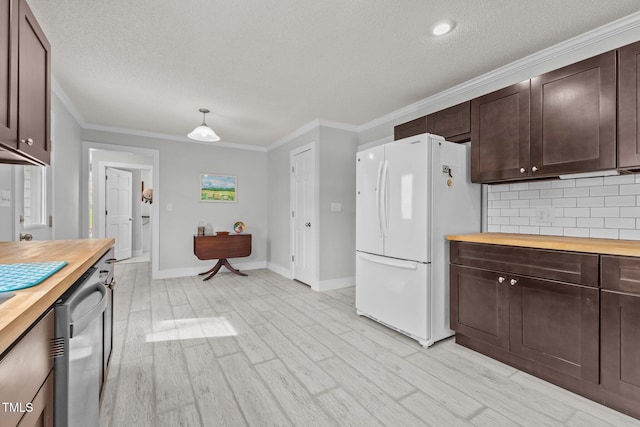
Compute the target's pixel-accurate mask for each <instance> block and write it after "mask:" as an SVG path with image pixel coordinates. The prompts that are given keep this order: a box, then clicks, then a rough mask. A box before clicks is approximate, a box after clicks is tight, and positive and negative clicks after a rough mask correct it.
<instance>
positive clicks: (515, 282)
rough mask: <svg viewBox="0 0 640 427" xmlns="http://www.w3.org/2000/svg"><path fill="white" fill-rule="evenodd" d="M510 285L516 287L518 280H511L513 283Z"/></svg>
mask: <svg viewBox="0 0 640 427" xmlns="http://www.w3.org/2000/svg"><path fill="white" fill-rule="evenodd" d="M509 283H511V286H515V285H517V284H518V281H517V280H516V279H511V282H509Z"/></svg>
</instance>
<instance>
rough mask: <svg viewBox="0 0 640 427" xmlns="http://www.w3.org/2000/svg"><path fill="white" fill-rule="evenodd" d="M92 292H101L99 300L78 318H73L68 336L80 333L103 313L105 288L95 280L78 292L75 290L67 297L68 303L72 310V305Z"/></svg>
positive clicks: (105, 298)
mask: <svg viewBox="0 0 640 427" xmlns="http://www.w3.org/2000/svg"><path fill="white" fill-rule="evenodd" d="M94 292H99V293H100V294H101V297H100V301H98V303H97V304H96V305H94V306H93V307H91V309H90V310H88V311H87V312H86V313H85V314H83V315H82V316H81V317H80V318H79V319H75V320H74V321H73V322H71V323H70V325H69V338H73V337H74V336H77V335H79V334H80V333H82V331H84V330H85V329H86V328H87V326H89V325H90V324H91V322H92V321H93V320H95V319H96V318H98V317H99V316H101V315H102V313H104V310H105V309H106V308H107V288H106V287H105V286H104V285H103V284H102V283H100V282H95V283H93V284H91V285H89V286H87V287H85V288H83V289H82V290H80V291H79V292H76V293H75V294H73V295H72V296H71V297H70V298H69V300H68V304H69V307H70V308H71V309H72V311H73V307H75V306H76V305H78V304H80V302H81V301H82V300H84V299H85V298H87V297H88V296H89V295H91V294H93V293H94Z"/></svg>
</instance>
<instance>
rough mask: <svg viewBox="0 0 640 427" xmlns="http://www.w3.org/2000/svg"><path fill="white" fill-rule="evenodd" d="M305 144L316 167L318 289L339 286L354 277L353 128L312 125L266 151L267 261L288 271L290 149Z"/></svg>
mask: <svg viewBox="0 0 640 427" xmlns="http://www.w3.org/2000/svg"><path fill="white" fill-rule="evenodd" d="M310 142H316V150H317V151H316V168H317V170H318V171H319V172H318V174H317V176H318V182H317V183H316V185H317V188H316V191H318V202H319V206H317V213H318V228H317V237H318V259H317V261H318V277H317V279H318V280H319V282H320V284H319V287H320V288H322V287H323V283H322V282H327V281H335V282H332V285H336V286H341V285H343V284H347V283H348V282H349V281H352V278H353V277H354V276H355V185H356V177H355V154H356V149H357V142H358V140H357V134H356V133H355V132H350V131H346V130H341V129H335V128H331V127H327V126H317V127H315V128H312V129H311V130H309V131H307V132H305V133H303V134H301V135H299V136H296V137H294V138H292V139H291V140H290V141H288V142H287V143H285V144H283V145H280V146H278V147H276V148H274V149H272V150H270V151H269V152H268V154H267V161H268V165H269V168H268V171H267V174H268V178H267V180H268V183H269V188H270V189H272V190H273V189H279V190H278V191H270V195H269V198H268V202H267V217H268V223H267V226H268V230H269V239H268V244H267V248H268V260H269V265H270V266H271V268H273V269H275V270H276V271H279V272H283V273H285V272H289V274H290V259H291V248H290V240H289V239H290V228H289V225H290V213H289V206H290V194H289V182H290V177H291V173H290V164H289V162H290V153H291V151H292V150H293V149H295V148H298V147H300V146H303V145H305V144H308V143H310ZM332 202H337V203H341V204H342V212H331V203H332ZM338 282H339V283H338ZM343 282H344V283H343ZM351 284H352V285H353V284H354V283H351Z"/></svg>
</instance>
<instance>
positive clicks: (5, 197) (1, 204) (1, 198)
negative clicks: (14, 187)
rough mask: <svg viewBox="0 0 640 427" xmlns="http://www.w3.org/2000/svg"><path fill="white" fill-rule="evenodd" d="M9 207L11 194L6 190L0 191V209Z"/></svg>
mask: <svg viewBox="0 0 640 427" xmlns="http://www.w3.org/2000/svg"><path fill="white" fill-rule="evenodd" d="M10 207H11V192H10V191H7V190H0V208H10Z"/></svg>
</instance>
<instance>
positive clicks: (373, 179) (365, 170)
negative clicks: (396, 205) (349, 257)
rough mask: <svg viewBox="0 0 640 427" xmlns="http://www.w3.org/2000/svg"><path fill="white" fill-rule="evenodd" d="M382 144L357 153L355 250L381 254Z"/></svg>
mask: <svg viewBox="0 0 640 427" xmlns="http://www.w3.org/2000/svg"><path fill="white" fill-rule="evenodd" d="M383 162H384V146H378V147H374V148H371V149H369V150H364V151H361V152H359V153H357V155H356V250H359V251H364V252H370V253H374V254H382V251H383V238H382V222H381V216H380V211H379V208H380V198H379V196H380V194H379V187H380V179H381V176H382V165H383Z"/></svg>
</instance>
